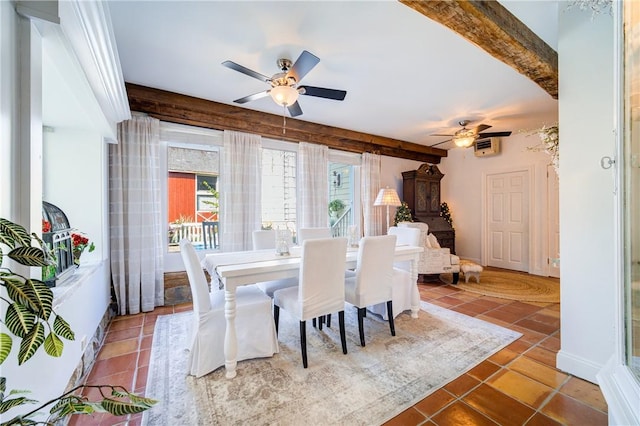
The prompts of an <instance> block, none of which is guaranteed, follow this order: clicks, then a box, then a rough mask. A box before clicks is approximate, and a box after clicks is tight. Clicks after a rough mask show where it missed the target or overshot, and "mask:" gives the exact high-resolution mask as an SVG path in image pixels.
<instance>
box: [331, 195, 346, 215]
mask: <svg viewBox="0 0 640 426" xmlns="http://www.w3.org/2000/svg"><path fill="white" fill-rule="evenodd" d="M345 207H346V205H345V204H344V201H342V200H341V199H339V198H336V199H335V200H332V201H330V202H329V213H340V212H341V211H342V210H344V209H345Z"/></svg>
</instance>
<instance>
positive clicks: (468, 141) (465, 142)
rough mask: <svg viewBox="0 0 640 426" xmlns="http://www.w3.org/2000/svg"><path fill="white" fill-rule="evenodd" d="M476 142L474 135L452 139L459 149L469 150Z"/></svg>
mask: <svg viewBox="0 0 640 426" xmlns="http://www.w3.org/2000/svg"><path fill="white" fill-rule="evenodd" d="M475 141H476V137H475V136H474V135H471V136H456V137H454V138H453V143H454V144H456V146H457V147H460V148H469V147H470V146H471V145H473V143H474V142H475Z"/></svg>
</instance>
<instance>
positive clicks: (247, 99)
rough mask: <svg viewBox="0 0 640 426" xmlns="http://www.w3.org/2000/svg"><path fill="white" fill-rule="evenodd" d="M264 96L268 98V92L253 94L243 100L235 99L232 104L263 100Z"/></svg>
mask: <svg viewBox="0 0 640 426" xmlns="http://www.w3.org/2000/svg"><path fill="white" fill-rule="evenodd" d="M266 96H269V91H268V90H265V91H264V92H258V93H254V94H253V95H249V96H245V97H244V98H240V99H236V100H235V101H233V102H235V103H237V104H246V103H247V102H250V101H255V100H256V99H260V98H264V97H266Z"/></svg>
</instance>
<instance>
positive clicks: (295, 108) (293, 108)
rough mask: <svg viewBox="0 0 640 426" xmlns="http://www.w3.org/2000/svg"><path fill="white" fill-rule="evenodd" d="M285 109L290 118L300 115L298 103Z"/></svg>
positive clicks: (300, 109) (300, 110)
mask: <svg viewBox="0 0 640 426" xmlns="http://www.w3.org/2000/svg"><path fill="white" fill-rule="evenodd" d="M287 109H288V110H289V114H291V116H292V117H297V116H299V115H302V108H300V104H299V103H298V101H296V102H295V103H294V104H293V105H289V106H288V107H287Z"/></svg>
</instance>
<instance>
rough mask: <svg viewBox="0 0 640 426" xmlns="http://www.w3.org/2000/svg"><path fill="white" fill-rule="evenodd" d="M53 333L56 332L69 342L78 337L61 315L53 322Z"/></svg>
mask: <svg viewBox="0 0 640 426" xmlns="http://www.w3.org/2000/svg"><path fill="white" fill-rule="evenodd" d="M53 331H55V333H56V334H57V335H58V336H60V337H62V338H65V339H67V340H75V339H76V335H75V334H74V332H73V330H71V326H70V325H69V323H68V322H66V321H65V320H64V318H62V317H61V316H60V315H56V319H55V320H53Z"/></svg>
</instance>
